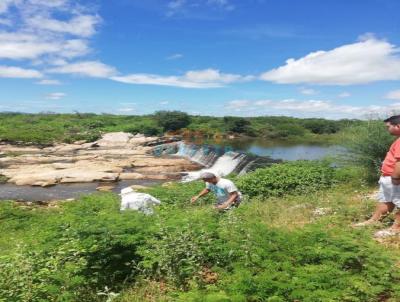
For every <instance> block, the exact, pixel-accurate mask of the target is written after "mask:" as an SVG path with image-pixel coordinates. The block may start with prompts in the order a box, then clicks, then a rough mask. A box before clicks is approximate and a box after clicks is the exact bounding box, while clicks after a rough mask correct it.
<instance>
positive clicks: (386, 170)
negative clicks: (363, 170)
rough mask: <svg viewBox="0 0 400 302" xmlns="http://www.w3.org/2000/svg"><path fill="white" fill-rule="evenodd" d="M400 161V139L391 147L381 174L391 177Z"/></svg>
mask: <svg viewBox="0 0 400 302" xmlns="http://www.w3.org/2000/svg"><path fill="white" fill-rule="evenodd" d="M398 161H400V138H398V139H396V140H395V141H394V142H393V144H392V145H391V146H390V149H389V151H388V153H386V157H385V160H384V161H383V164H382V168H381V172H382V175H384V176H391V175H392V174H393V171H394V166H395V164H396V162H398Z"/></svg>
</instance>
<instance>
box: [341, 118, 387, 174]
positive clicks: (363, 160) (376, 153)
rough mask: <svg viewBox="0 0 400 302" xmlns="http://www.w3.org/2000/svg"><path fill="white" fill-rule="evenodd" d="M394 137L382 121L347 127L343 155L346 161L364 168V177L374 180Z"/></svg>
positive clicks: (343, 139)
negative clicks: (345, 150) (344, 152)
mask: <svg viewBox="0 0 400 302" xmlns="http://www.w3.org/2000/svg"><path fill="white" fill-rule="evenodd" d="M393 140H394V137H393V136H391V135H390V134H389V133H388V131H387V129H386V128H385V124H384V123H383V122H382V121H376V120H374V121H368V122H366V123H364V124H362V125H358V126H354V127H351V128H349V129H347V130H346V131H345V133H344V135H343V138H342V141H343V145H344V146H345V147H346V149H347V150H348V152H346V154H344V155H343V157H344V160H345V161H346V162H350V163H351V164H353V165H357V166H360V167H363V168H365V170H366V174H365V178H366V179H367V180H369V181H376V180H377V179H378V178H379V175H380V167H381V163H382V161H383V159H384V158H385V156H386V153H387V152H388V150H389V147H390V145H391V143H392V142H393Z"/></svg>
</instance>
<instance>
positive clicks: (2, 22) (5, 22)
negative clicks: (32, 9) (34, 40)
mask: <svg viewBox="0 0 400 302" xmlns="http://www.w3.org/2000/svg"><path fill="white" fill-rule="evenodd" d="M0 25H6V26H11V25H12V21H11V20H10V19H4V18H0Z"/></svg>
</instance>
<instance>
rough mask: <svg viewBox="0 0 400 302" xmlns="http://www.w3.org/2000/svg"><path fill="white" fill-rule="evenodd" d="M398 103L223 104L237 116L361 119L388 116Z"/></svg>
mask: <svg viewBox="0 0 400 302" xmlns="http://www.w3.org/2000/svg"><path fill="white" fill-rule="evenodd" d="M399 106H400V103H393V104H390V105H389V106H376V105H370V106H351V105H342V104H337V103H334V102H332V101H327V100H306V101H300V100H296V99H284V100H269V99H267V100H254V101H250V100H233V101H230V102H228V103H227V104H225V108H227V110H228V112H234V113H235V114H238V115H252V116H254V115H290V116H298V117H326V118H344V117H348V118H363V117H366V116H369V115H381V114H388V113H390V112H393V111H394V110H396V109H397V108H399Z"/></svg>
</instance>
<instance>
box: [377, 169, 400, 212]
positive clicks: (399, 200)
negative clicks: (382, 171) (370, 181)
mask: <svg viewBox="0 0 400 302" xmlns="http://www.w3.org/2000/svg"><path fill="white" fill-rule="evenodd" d="M378 183H379V192H378V195H377V199H378V202H392V203H393V204H394V205H395V206H396V207H398V208H400V185H398V186H396V185H394V184H392V178H391V177H390V176H381V177H380V178H379V182H378Z"/></svg>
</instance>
